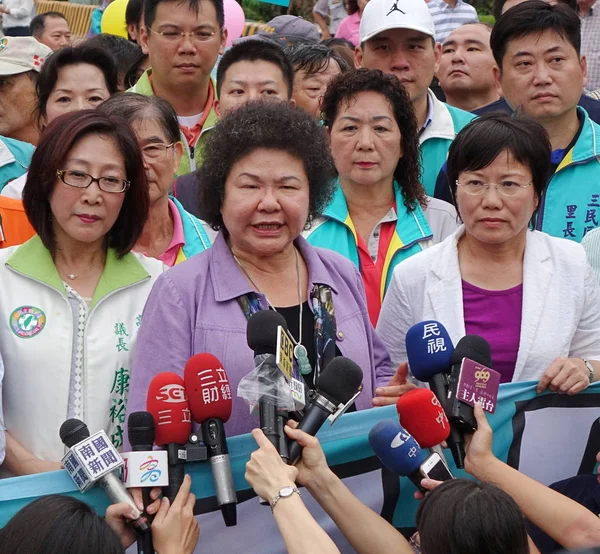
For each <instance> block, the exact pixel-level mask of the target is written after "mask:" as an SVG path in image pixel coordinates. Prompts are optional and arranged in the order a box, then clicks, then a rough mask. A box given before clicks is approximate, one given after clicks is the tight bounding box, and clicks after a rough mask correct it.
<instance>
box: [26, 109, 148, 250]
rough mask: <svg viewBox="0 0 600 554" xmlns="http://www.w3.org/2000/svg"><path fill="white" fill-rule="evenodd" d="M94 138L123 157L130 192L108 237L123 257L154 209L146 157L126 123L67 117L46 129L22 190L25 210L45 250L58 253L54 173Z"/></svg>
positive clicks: (83, 114) (91, 114)
mask: <svg viewBox="0 0 600 554" xmlns="http://www.w3.org/2000/svg"><path fill="white" fill-rule="evenodd" d="M90 135H93V136H102V137H108V138H110V139H111V140H113V141H114V142H115V144H116V146H117V149H118V150H119V151H120V152H121V153H122V155H123V160H124V164H125V178H126V179H127V180H128V181H129V182H130V187H129V188H128V189H127V190H126V191H125V192H124V193H119V194H124V195H125V198H124V200H123V205H122V206H121V211H120V212H119V216H118V217H117V220H116V221H115V223H114V225H113V226H112V229H110V231H109V232H108V235H107V237H106V238H107V240H106V245H107V246H108V247H110V248H114V249H115V251H116V254H117V256H118V257H123V256H125V254H127V253H128V252H129V251H130V250H131V249H132V248H133V247H134V246H135V243H136V242H137V240H138V238H139V237H140V235H141V234H142V231H143V229H144V224H145V223H146V219H147V218H148V209H149V203H150V200H149V196H148V180H147V177H146V171H145V169H144V161H143V158H142V151H141V150H140V147H139V144H138V141H137V138H136V136H135V133H134V132H133V130H132V129H131V127H130V126H129V124H128V123H127V122H126V121H124V120H123V119H120V118H117V117H113V116H109V115H106V114H105V113H102V112H101V111H99V110H81V111H78V112H70V113H66V114H64V115H61V116H59V117H57V118H56V119H55V120H54V121H52V123H50V125H48V127H46V129H44V132H43V133H42V136H41V139H40V143H39V145H38V147H37V148H36V149H35V151H34V153H33V156H32V158H31V164H30V166H29V172H28V174H27V181H26V182H25V188H24V189H23V207H24V208H25V213H26V214H27V218H28V219H29V222H30V223H31V226H32V227H33V229H34V230H35V232H36V233H37V234H38V235H39V237H40V238H41V239H42V242H43V243H44V246H45V247H46V248H47V249H48V250H50V252H52V253H54V251H55V247H56V244H55V237H54V230H53V227H52V209H51V208H50V196H51V195H52V191H53V190H54V187H55V186H56V182H57V180H58V177H57V174H56V172H57V171H59V170H61V169H64V168H63V167H62V165H63V164H64V162H65V160H66V159H67V157H68V155H69V152H70V151H71V150H72V149H73V147H74V146H75V145H76V144H77V143H78V142H79V141H80V140H82V139H83V138H86V137H88V136H90Z"/></svg>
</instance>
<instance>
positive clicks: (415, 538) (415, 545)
mask: <svg viewBox="0 0 600 554" xmlns="http://www.w3.org/2000/svg"><path fill="white" fill-rule="evenodd" d="M408 543H409V544H410V546H412V549H413V550H414V552H415V554H421V541H420V538H419V532H418V531H417V532H416V533H413V535H412V536H411V537H410V541H408Z"/></svg>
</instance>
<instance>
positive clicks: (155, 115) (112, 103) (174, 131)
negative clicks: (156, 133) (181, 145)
mask: <svg viewBox="0 0 600 554" xmlns="http://www.w3.org/2000/svg"><path fill="white" fill-rule="evenodd" d="M97 109H98V110H100V111H101V112H104V113H105V114H108V115H112V116H115V117H120V118H121V119H124V120H125V121H127V123H129V124H130V125H131V124H132V123H134V122H136V121H144V120H148V119H152V120H155V121H157V122H158V124H159V125H160V127H161V128H162V130H163V132H164V134H165V136H166V137H167V140H168V141H169V142H179V122H178V121H177V114H176V113H175V109H174V108H173V106H171V104H169V102H167V101H166V100H164V99H163V98H161V97H160V96H154V95H152V96H145V95H143V94H138V93H136V92H128V93H127V94H115V96H111V97H110V98H109V99H108V100H105V101H104V102H102V104H100V105H99V106H98V108H97Z"/></svg>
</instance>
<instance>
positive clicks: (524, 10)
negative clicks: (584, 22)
mask: <svg viewBox="0 0 600 554" xmlns="http://www.w3.org/2000/svg"><path fill="white" fill-rule="evenodd" d="M549 30H550V31H555V32H556V33H558V35H559V36H560V37H561V38H563V39H564V40H566V41H567V42H569V43H570V44H571V46H573V48H575V52H577V55H578V56H579V55H580V53H581V21H580V20H579V16H578V15H577V13H575V12H574V11H573V10H572V9H571V8H569V7H568V6H566V5H565V4H555V5H554V6H551V5H550V4H547V3H546V2H544V1H543V0H527V2H523V3H522V4H519V5H517V6H515V7H513V8H510V10H507V11H506V13H504V14H503V15H501V16H500V17H499V18H498V20H497V21H496V24H495V25H494V28H493V29H492V35H491V37H490V46H491V48H492V53H493V54H494V59H495V60H496V65H497V66H498V68H499V69H500V71H502V61H503V60H504V55H505V54H506V50H507V48H508V43H509V42H510V41H511V40H514V39H519V38H523V37H525V36H527V35H530V34H534V33H541V32H543V31H549Z"/></svg>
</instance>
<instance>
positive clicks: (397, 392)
mask: <svg viewBox="0 0 600 554" xmlns="http://www.w3.org/2000/svg"><path fill="white" fill-rule="evenodd" d="M407 379H408V362H402V363H401V364H400V365H399V366H398V369H396V373H394V375H393V377H392V378H391V379H390V381H389V383H388V384H387V386H385V387H377V388H376V389H375V395H376V396H375V398H373V400H372V403H373V406H390V405H392V404H396V402H398V398H400V397H401V396H402V395H403V394H405V393H407V392H408V391H409V390H412V389H416V388H417V386H416V385H415V384H414V383H411V382H410V381H408V380H407Z"/></svg>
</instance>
